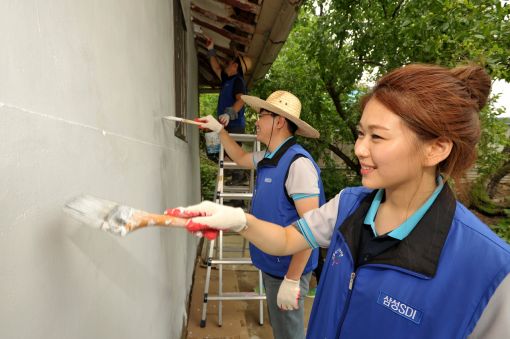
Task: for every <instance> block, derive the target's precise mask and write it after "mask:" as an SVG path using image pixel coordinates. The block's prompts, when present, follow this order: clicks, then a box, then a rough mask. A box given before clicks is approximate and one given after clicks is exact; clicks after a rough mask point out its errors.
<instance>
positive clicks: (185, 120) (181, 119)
mask: <svg viewBox="0 0 510 339" xmlns="http://www.w3.org/2000/svg"><path fill="white" fill-rule="evenodd" d="M163 119H167V120H172V121H179V122H183V123H186V124H191V125H198V126H200V125H202V123H201V122H198V121H194V120H189V119H184V118H179V117H173V116H170V115H169V116H166V117H163Z"/></svg>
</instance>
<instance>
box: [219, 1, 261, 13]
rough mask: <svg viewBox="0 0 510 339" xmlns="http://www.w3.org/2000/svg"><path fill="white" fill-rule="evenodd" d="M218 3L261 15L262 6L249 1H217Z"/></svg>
mask: <svg viewBox="0 0 510 339" xmlns="http://www.w3.org/2000/svg"><path fill="white" fill-rule="evenodd" d="M216 1H218V2H221V3H224V4H227V5H230V6H232V7H235V8H239V9H241V10H243V11H246V12H250V13H253V14H255V15H258V14H259V13H260V6H259V5H256V4H254V3H251V2H249V1H248V0H216Z"/></svg>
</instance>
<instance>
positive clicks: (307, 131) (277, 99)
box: [241, 91, 320, 138]
mask: <svg viewBox="0 0 510 339" xmlns="http://www.w3.org/2000/svg"><path fill="white" fill-rule="evenodd" d="M241 99H242V100H243V101H244V102H245V103H247V104H248V105H249V106H250V107H252V108H253V109H255V110H256V111H257V113H260V110H261V109H265V110H267V111H270V112H273V113H276V114H278V115H280V116H282V117H284V118H286V119H289V120H290V121H292V122H293V123H295V124H296V126H297V127H298V129H297V131H296V134H297V135H301V136H304V137H307V138H318V137H319V136H320V133H319V132H318V131H317V130H316V129H315V128H313V127H312V126H310V125H308V124H307V123H306V122H304V121H303V120H301V119H299V116H300V114H301V102H300V101H299V99H298V98H297V97H296V96H295V95H294V94H292V93H290V92H286V91H275V92H273V93H271V94H270V95H269V96H268V97H267V99H266V100H262V99H260V98H257V97H254V96H250V95H242V96H241Z"/></svg>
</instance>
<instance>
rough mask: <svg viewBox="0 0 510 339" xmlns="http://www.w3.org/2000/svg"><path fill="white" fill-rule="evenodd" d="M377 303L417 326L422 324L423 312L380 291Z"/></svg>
mask: <svg viewBox="0 0 510 339" xmlns="http://www.w3.org/2000/svg"><path fill="white" fill-rule="evenodd" d="M377 303H378V304H379V305H382V306H383V307H385V308H387V309H388V310H390V311H392V312H394V313H396V314H398V315H400V316H401V317H404V318H406V319H407V320H410V321H412V322H414V323H416V324H419V323H420V322H421V318H422V317H423V312H422V311H420V310H418V309H417V308H415V307H412V306H409V305H407V304H406V303H404V302H402V301H400V300H397V299H395V298H394V297H392V296H390V295H389V294H388V293H386V292H383V291H379V297H378V298H377Z"/></svg>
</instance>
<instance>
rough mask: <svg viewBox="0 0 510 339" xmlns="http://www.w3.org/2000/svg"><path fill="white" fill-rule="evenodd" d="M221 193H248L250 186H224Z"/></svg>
mask: <svg viewBox="0 0 510 339" xmlns="http://www.w3.org/2000/svg"><path fill="white" fill-rule="evenodd" d="M223 193H250V186H225V187H223Z"/></svg>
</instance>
